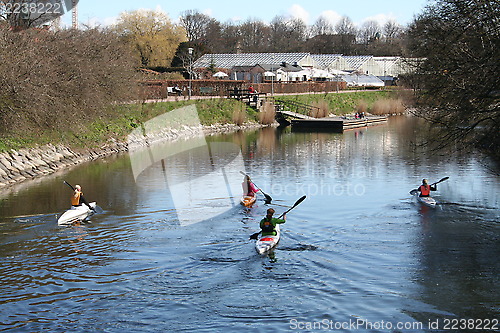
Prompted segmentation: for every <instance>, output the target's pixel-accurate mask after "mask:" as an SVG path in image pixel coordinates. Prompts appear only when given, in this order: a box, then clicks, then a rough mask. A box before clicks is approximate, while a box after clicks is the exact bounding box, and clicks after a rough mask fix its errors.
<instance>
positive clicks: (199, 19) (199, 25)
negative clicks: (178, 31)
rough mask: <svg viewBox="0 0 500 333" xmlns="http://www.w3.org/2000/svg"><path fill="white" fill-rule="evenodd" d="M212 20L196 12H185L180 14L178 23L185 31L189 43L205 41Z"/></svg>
mask: <svg viewBox="0 0 500 333" xmlns="http://www.w3.org/2000/svg"><path fill="white" fill-rule="evenodd" d="M212 21H213V19H212V18H211V17H210V16H208V15H205V14H202V13H200V12H199V11H197V10H192V9H191V10H186V11H184V12H183V13H181V17H180V23H181V25H182V26H183V27H184V29H185V30H186V34H187V38H188V41H189V42H198V41H200V40H202V39H205V37H206V35H207V32H208V29H209V26H210V24H211V23H212Z"/></svg>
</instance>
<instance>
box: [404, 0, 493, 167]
mask: <svg viewBox="0 0 500 333" xmlns="http://www.w3.org/2000/svg"><path fill="white" fill-rule="evenodd" d="M499 27H500V3H499V2H498V1H489V0H437V1H436V2H435V3H434V4H433V5H430V6H428V7H427V9H426V10H425V12H424V13H423V14H422V15H420V16H419V17H418V18H417V19H416V20H415V21H414V22H413V23H412V25H411V26H410V29H409V47H410V50H411V51H412V55H413V56H417V57H422V61H421V62H420V63H419V66H418V67H417V74H416V75H415V76H413V77H412V80H411V81H410V82H411V84H412V86H413V87H414V88H415V89H416V91H417V96H418V101H419V105H420V106H421V107H420V108H419V109H418V112H417V114H418V115H419V116H421V117H424V118H426V119H428V120H429V121H431V122H433V123H434V124H437V125H438V126H439V127H440V128H441V130H440V131H439V133H438V135H437V137H432V138H431V139H432V141H433V142H435V143H437V144H438V145H439V146H446V145H451V144H453V145H457V144H459V145H460V148H462V149H464V148H467V147H472V146H479V147H481V148H483V149H487V150H489V151H491V152H493V153H494V154H496V156H497V157H499V158H500V148H499V147H500V146H499V145H498V142H500V79H499V76H498V73H500V53H499V52H498V48H499V47H500V28H499Z"/></svg>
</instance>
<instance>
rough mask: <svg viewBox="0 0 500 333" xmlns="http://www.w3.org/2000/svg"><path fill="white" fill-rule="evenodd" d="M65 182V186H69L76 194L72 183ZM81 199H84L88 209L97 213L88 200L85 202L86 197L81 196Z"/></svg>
mask: <svg viewBox="0 0 500 333" xmlns="http://www.w3.org/2000/svg"><path fill="white" fill-rule="evenodd" d="M63 182H64V184H66V185H68V186H69V187H70V188H71V189H72V190H73V192H75V188H74V187H73V186H72V185H71V184H70V183H68V182H67V181H65V180H64V181H63ZM81 198H82V201H83V203H84V204H86V205H87V207H89V208H90V210H93V211H94V212H95V209H94V208H92V206H90V205H89V203H88V202H87V200H85V197H84V196H83V195H82V196H81Z"/></svg>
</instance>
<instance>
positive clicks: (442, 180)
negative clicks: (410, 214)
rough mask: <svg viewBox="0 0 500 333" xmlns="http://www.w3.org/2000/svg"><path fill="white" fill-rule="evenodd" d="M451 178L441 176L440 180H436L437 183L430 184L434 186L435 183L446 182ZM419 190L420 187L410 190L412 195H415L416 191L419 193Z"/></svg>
mask: <svg viewBox="0 0 500 333" xmlns="http://www.w3.org/2000/svg"><path fill="white" fill-rule="evenodd" d="M449 178H450V177H444V178H441V179H440V180H438V181H437V182H435V183H432V184H430V185H429V186H434V185H436V184H439V183H441V182H444V181H445V180H448V179H449ZM417 192H418V189H413V190H411V191H410V194H411V195H415V193H417Z"/></svg>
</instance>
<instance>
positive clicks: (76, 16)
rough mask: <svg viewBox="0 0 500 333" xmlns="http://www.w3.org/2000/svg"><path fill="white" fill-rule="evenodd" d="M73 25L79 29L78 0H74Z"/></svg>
mask: <svg viewBox="0 0 500 333" xmlns="http://www.w3.org/2000/svg"><path fill="white" fill-rule="evenodd" d="M71 27H72V28H73V29H78V0H73V10H72V16H71Z"/></svg>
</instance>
